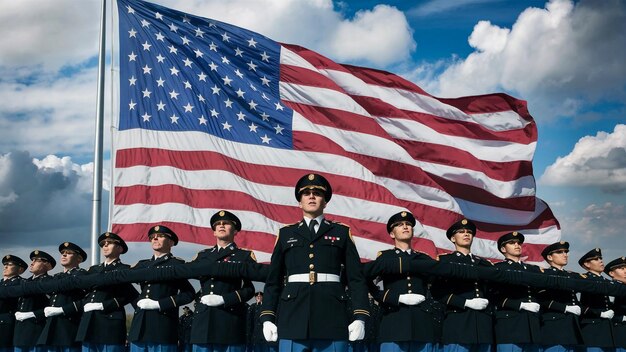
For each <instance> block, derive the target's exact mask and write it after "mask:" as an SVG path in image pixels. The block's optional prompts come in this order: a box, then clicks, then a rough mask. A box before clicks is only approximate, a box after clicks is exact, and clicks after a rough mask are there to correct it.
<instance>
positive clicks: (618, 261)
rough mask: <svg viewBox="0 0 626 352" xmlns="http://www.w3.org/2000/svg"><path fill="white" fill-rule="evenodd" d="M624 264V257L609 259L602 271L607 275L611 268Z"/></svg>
mask: <svg viewBox="0 0 626 352" xmlns="http://www.w3.org/2000/svg"><path fill="white" fill-rule="evenodd" d="M623 266H626V257H619V258H617V259H613V260H611V261H610V262H609V263H608V264H607V265H606V266H605V267H604V272H605V273H606V274H607V275H608V274H609V272H610V271H611V270H615V269H617V268H621V267H623Z"/></svg>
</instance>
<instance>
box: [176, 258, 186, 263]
mask: <svg viewBox="0 0 626 352" xmlns="http://www.w3.org/2000/svg"><path fill="white" fill-rule="evenodd" d="M174 259H178V260H180V261H181V262H183V263H184V262H185V259H183V258H181V257H174Z"/></svg>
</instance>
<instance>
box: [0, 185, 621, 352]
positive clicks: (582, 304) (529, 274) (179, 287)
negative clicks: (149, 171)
mask: <svg viewBox="0 0 626 352" xmlns="http://www.w3.org/2000/svg"><path fill="white" fill-rule="evenodd" d="M295 197H296V199H297V201H298V205H299V207H300V208H301V209H302V213H303V218H302V219H301V220H300V221H299V222H297V223H295V224H292V225H288V226H285V227H283V228H281V230H280V231H279V234H278V236H277V239H276V244H275V246H274V250H273V253H272V258H271V261H270V264H269V265H263V264H258V263H256V259H255V256H254V253H253V252H252V251H248V250H245V249H242V248H239V247H237V245H236V244H235V241H234V240H235V235H236V234H237V233H238V232H239V231H240V230H241V222H240V220H239V218H238V217H237V216H236V215H235V214H232V213H230V212H228V211H219V212H218V213H216V214H214V215H213V216H212V217H211V228H212V230H213V234H214V236H215V238H216V245H215V246H214V247H211V248H207V249H205V250H202V251H200V252H199V253H198V255H196V257H194V259H193V260H192V261H191V262H189V263H185V261H184V260H182V259H180V258H176V257H174V256H173V255H172V253H171V250H172V247H174V246H176V244H177V243H178V236H177V234H176V233H175V232H174V231H172V230H171V229H169V228H167V227H166V226H163V225H158V226H154V227H152V228H150V229H149V231H148V239H149V240H150V244H151V247H152V251H153V256H152V257H151V258H149V259H146V260H141V261H139V262H138V263H137V264H136V265H134V266H133V267H132V268H129V266H127V265H125V264H122V263H121V261H120V255H121V254H123V253H125V252H126V251H127V250H128V247H127V245H126V243H125V242H124V240H123V239H122V238H120V237H119V236H118V235H116V234H114V233H110V232H107V233H104V234H102V235H101V236H100V238H99V239H98V242H99V244H100V246H101V247H102V253H103V257H104V258H105V260H104V262H103V263H102V264H100V265H95V266H92V267H90V268H89V269H88V270H83V269H80V268H79V264H80V263H81V262H84V261H85V260H86V259H87V254H86V253H85V251H84V250H83V249H81V248H80V247H79V246H77V245H75V244H73V243H71V242H65V243H63V244H61V245H60V247H59V252H60V259H59V261H60V264H61V265H62V266H63V268H64V270H63V272H62V273H59V274H56V275H54V276H53V277H51V276H48V275H47V272H48V271H49V270H51V269H52V268H53V267H54V266H55V265H56V261H55V259H54V258H53V257H52V256H51V255H49V254H48V253H45V252H43V251H37V250H36V251H33V252H32V253H31V255H30V259H31V264H30V266H27V265H26V263H25V262H24V261H23V260H21V259H20V258H18V257H16V256H13V255H7V256H5V257H4V258H3V264H4V272H3V274H4V279H3V281H2V285H1V286H0V302H1V303H0V307H1V309H0V323H1V324H3V325H2V328H1V329H0V339H1V340H0V341H1V343H2V345H1V348H2V349H3V350H2V351H0V352H4V351H9V350H11V351H13V350H14V351H15V352H26V351H41V350H49V351H52V350H54V351H61V350H62V351H64V352H66V351H67V352H69V351H77V350H78V349H80V348H81V347H82V348H83V350H84V351H87V350H89V351H112V352H121V351H123V350H124V346H125V343H126V340H128V342H129V343H130V350H131V351H133V352H139V351H142V352H143V351H159V352H174V351H176V349H177V342H178V336H177V335H178V334H177V330H178V329H177V325H178V314H177V313H178V309H179V307H180V306H182V305H186V304H188V303H190V302H192V301H194V300H195V301H196V303H197V305H196V310H195V313H194V319H193V322H192V326H191V333H190V343H191V344H192V346H193V351H194V352H208V351H222V352H224V351H229V352H244V351H245V349H246V347H245V344H246V341H245V336H246V331H245V330H246V319H245V317H246V305H245V302H246V301H248V300H249V299H250V298H252V296H253V293H254V286H253V285H252V281H262V282H265V289H264V293H265V299H264V301H263V304H262V306H261V311H260V313H259V320H260V325H261V326H262V332H263V336H264V338H265V340H266V341H268V342H271V343H274V347H272V345H265V344H258V346H259V348H263V349H265V350H267V349H268V348H270V349H271V348H276V347H277V348H278V349H279V350H280V351H292V352H300V351H331V350H332V351H348V350H349V349H351V348H352V349H355V348H359V343H358V341H360V340H362V339H363V338H364V335H365V331H366V322H368V319H369V318H370V316H371V315H372V314H371V309H370V302H369V300H368V292H369V293H370V294H371V295H372V296H373V297H374V298H375V299H376V300H377V302H378V303H379V305H380V307H381V312H382V313H381V315H382V318H381V320H380V325H379V327H378V333H377V339H378V342H379V343H380V345H379V348H380V350H381V351H439V350H443V351H490V350H491V349H492V348H494V346H495V348H497V350H498V351H539V350H543V351H549V352H551V351H573V350H574V349H576V348H581V346H585V348H586V349H588V350H602V351H613V350H616V349H617V350H619V351H621V350H623V349H624V348H626V341H623V340H624V339H625V337H626V334H625V333H624V332H625V331H624V329H626V325H625V323H624V321H625V320H626V319H625V318H624V316H625V314H626V285H623V283H624V282H626V259H625V258H623V257H622V258H618V259H615V260H613V261H611V262H610V263H609V264H608V265H607V266H606V267H604V265H603V262H602V255H601V252H600V250H599V249H594V250H592V251H590V252H589V253H587V254H585V256H583V257H582V258H581V259H580V261H579V263H580V265H581V266H583V268H585V270H587V274H584V275H579V274H575V273H571V272H568V271H566V270H564V267H565V266H566V265H567V263H568V251H569V244H568V243H567V242H557V243H554V244H552V245H549V246H547V247H546V248H545V249H544V250H543V252H542V256H543V258H544V259H545V260H546V262H547V263H548V264H549V265H550V268H549V269H547V270H542V269H541V268H539V267H537V266H534V265H530V264H526V263H523V262H522V261H521V254H522V246H523V243H524V239H525V238H524V235H523V234H521V233H518V232H511V233H508V234H505V235H503V236H502V237H500V238H499V239H498V241H497V245H498V248H499V250H500V251H501V252H502V253H503V255H504V256H505V258H506V259H505V261H503V262H500V263H498V264H495V265H493V264H492V263H491V262H489V261H487V260H486V259H484V258H481V257H478V256H476V255H474V254H472V253H471V247H472V242H473V240H474V234H475V233H476V227H475V225H474V224H473V223H472V222H471V221H470V220H467V219H462V220H460V221H458V222H456V223H454V224H452V225H451V226H450V228H449V229H448V230H447V232H446V234H447V237H448V239H449V240H450V241H451V242H452V243H453V244H454V247H455V251H453V252H452V253H449V254H446V255H441V256H440V257H439V258H438V260H435V259H432V258H430V257H429V256H428V255H426V254H424V253H421V252H418V251H415V250H413V249H412V238H413V228H414V226H415V224H416V220H415V217H414V216H413V214H411V213H410V212H408V211H402V212H400V213H397V214H394V215H393V216H391V217H390V219H389V221H388V223H387V231H388V233H389V236H390V237H391V239H392V241H393V242H394V245H395V248H393V249H390V250H386V251H382V252H380V253H379V255H378V258H377V259H376V260H375V261H372V262H368V263H365V264H361V263H360V259H359V254H358V252H357V250H356V246H355V244H354V241H353V239H352V235H351V234H350V229H349V228H348V227H347V226H345V225H343V224H341V223H337V222H334V221H330V220H328V219H326V218H325V216H324V208H325V207H326V205H327V203H328V202H329V201H330V199H331V197H332V188H331V186H330V184H329V183H328V181H327V180H326V179H325V178H324V177H322V176H321V175H318V174H309V175H305V176H303V177H302V178H301V179H300V180H299V181H298V182H297V184H296V187H295ZM27 267H28V268H29V270H30V271H31V273H32V274H33V275H32V276H31V277H30V278H28V279H21V277H20V276H19V275H20V274H22V273H23V272H24V271H25V270H26V269H27ZM603 271H604V272H605V273H607V274H608V275H609V276H610V277H611V278H612V279H613V280H606V279H604V278H603V277H602V272H603ZM190 278H194V279H197V280H199V281H200V290H199V291H198V292H194V289H193V287H192V286H191V285H190V284H189V282H188V281H187V279H190ZM133 282H134V283H138V284H139V287H140V292H138V291H137V290H135V288H134V286H133V285H132V283H133ZM376 283H378V285H376ZM381 288H382V289H381ZM577 292H581V295H580V299H579V298H578V296H577V294H576V293H577ZM610 295H612V296H615V297H616V298H615V300H614V301H613V302H611V300H610V299H609V296H610ZM129 303H130V304H132V305H133V307H134V310H135V311H134V315H133V319H132V322H131V325H130V329H129V332H128V335H127V334H126V327H125V319H124V306H125V305H127V304H129ZM372 323H373V322H371V321H370V322H369V324H370V326H371V325H372ZM13 325H14V326H13ZM268 346H269V347H268Z"/></svg>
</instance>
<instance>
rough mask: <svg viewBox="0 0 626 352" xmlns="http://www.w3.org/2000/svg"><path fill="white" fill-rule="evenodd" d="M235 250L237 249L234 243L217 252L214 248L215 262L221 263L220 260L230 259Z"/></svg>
mask: <svg viewBox="0 0 626 352" xmlns="http://www.w3.org/2000/svg"><path fill="white" fill-rule="evenodd" d="M236 248H237V245H236V244H235V243H231V244H229V245H228V246H227V247H226V248H224V249H222V250H221V251H219V252H218V251H217V247H216V250H215V261H221V260H222V259H224V258H226V257H230V256H231V255H232V254H233V253H235V249H236Z"/></svg>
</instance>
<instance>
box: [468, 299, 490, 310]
mask: <svg viewBox="0 0 626 352" xmlns="http://www.w3.org/2000/svg"><path fill="white" fill-rule="evenodd" d="M488 304H489V300H488V299H486V298H472V299H467V300H465V307H467V308H469V309H473V310H483V309H485V308H487V305H488Z"/></svg>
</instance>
